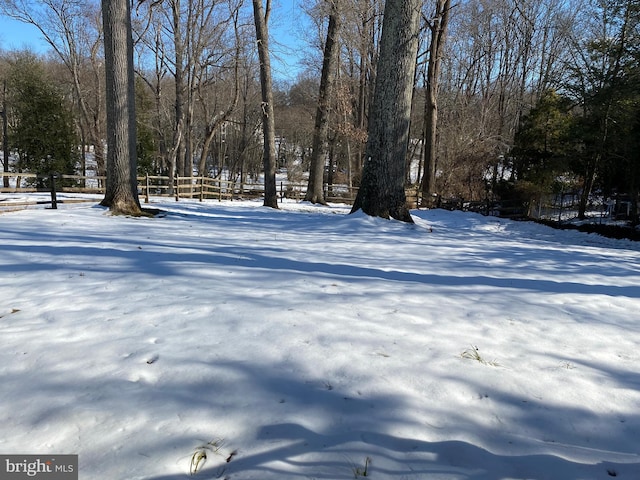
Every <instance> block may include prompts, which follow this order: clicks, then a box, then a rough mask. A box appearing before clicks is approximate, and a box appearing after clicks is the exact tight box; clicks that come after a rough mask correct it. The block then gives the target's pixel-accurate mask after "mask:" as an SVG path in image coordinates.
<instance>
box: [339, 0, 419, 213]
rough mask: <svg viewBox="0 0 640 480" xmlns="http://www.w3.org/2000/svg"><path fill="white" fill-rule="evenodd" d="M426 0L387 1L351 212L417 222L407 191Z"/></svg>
mask: <svg viewBox="0 0 640 480" xmlns="http://www.w3.org/2000/svg"><path fill="white" fill-rule="evenodd" d="M421 5H422V2H421V0H388V1H387V3H386V5H385V10H384V20H383V26H382V38H381V41H380V57H379V61H378V70H377V75H376V85H375V91H374V92H375V93H374V97H373V104H372V106H371V112H370V118H369V128H368V134H369V138H368V140H367V148H366V153H365V165H364V170H363V173H362V183H361V185H360V189H359V191H358V195H357V197H356V200H355V203H354V205H353V208H352V210H351V212H352V213H353V212H356V211H357V210H360V209H361V210H362V211H363V212H364V213H366V214H367V215H371V216H375V217H382V218H395V219H397V220H401V221H404V222H409V223H413V219H412V218H411V214H410V213H409V209H408V208H407V205H406V194H405V190H404V186H405V178H406V155H407V149H408V145H409V126H410V122H411V100H412V96H413V84H414V77H415V69H416V55H417V51H418V33H419V27H420V24H419V20H420V8H421Z"/></svg>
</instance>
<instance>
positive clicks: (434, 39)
mask: <svg viewBox="0 0 640 480" xmlns="http://www.w3.org/2000/svg"><path fill="white" fill-rule="evenodd" d="M450 10H451V0H436V5H435V12H434V15H433V17H432V18H431V19H427V24H428V26H429V29H430V32H431V43H430V46H429V60H428V66H427V72H426V79H425V84H426V85H425V89H426V92H425V102H424V149H423V152H424V154H423V156H424V176H423V177H422V197H423V199H424V198H430V197H431V196H433V195H434V194H435V193H436V160H437V148H436V147H437V145H436V139H437V127H438V89H439V81H440V68H441V65H442V56H443V54H444V46H445V45H444V43H445V39H446V35H447V27H448V25H449V15H450Z"/></svg>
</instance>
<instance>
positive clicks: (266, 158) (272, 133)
mask: <svg viewBox="0 0 640 480" xmlns="http://www.w3.org/2000/svg"><path fill="white" fill-rule="evenodd" d="M270 13H271V0H267V5H266V8H263V7H262V0H253V17H254V20H255V25H256V38H257V41H258V57H259V58H260V87H261V91H262V132H263V136H264V138H263V142H264V144H263V145H264V147H263V152H262V162H263V165H264V206H265V207H272V208H278V195H277V190H276V122H275V118H274V116H273V81H272V79H271V59H270V57H269V30H268V27H267V24H268V21H269V14H270Z"/></svg>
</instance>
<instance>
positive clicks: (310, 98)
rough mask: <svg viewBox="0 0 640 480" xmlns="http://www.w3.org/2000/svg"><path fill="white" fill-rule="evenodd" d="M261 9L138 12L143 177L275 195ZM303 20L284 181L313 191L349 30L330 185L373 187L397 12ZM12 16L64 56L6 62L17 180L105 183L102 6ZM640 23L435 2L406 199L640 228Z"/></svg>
mask: <svg viewBox="0 0 640 480" xmlns="http://www.w3.org/2000/svg"><path fill="white" fill-rule="evenodd" d="M248 3H249V2H243V1H242V0H225V1H209V0H207V1H205V0H164V1H148V0H147V1H141V2H135V3H134V8H133V22H134V41H135V52H136V58H135V62H136V71H137V76H136V97H137V99H136V110H137V130H138V141H137V145H138V173H139V174H141V175H143V174H145V173H147V174H156V175H169V176H176V175H178V176H190V175H198V176H200V175H206V176H211V177H215V178H223V179H225V180H232V181H240V182H245V181H246V180H247V179H253V180H255V181H258V180H259V177H260V173H261V169H262V161H261V160H262V158H261V155H262V136H261V135H262V134H261V130H260V125H261V115H262V108H263V105H262V104H261V98H260V82H259V77H258V74H259V65H258V59H257V53H256V40H255V31H254V25H253V20H252V18H251V5H250V4H248ZM299 7H300V8H301V9H302V10H303V11H304V12H305V14H306V16H307V17H306V20H305V22H304V23H303V24H301V26H300V30H299V31H298V32H297V37H298V39H299V42H297V43H296V45H280V46H278V48H279V49H280V51H281V52H283V51H284V52H286V51H287V49H295V50H296V53H297V56H298V57H299V58H301V60H300V65H298V66H297V67H296V69H297V70H299V74H298V76H297V78H296V79H295V80H294V81H289V80H284V79H280V80H278V78H277V77H276V85H275V90H276V91H275V100H276V104H275V111H274V115H275V120H276V135H277V161H278V167H279V168H280V170H281V172H283V173H284V172H286V174H287V176H288V178H289V180H291V181H295V182H300V181H304V179H305V178H307V172H308V170H309V161H310V157H311V152H312V139H313V132H314V128H315V127H314V116H315V112H316V109H317V107H318V99H319V85H320V75H321V69H322V64H323V53H324V49H325V44H326V43H327V42H326V39H327V38H328V37H327V27H328V24H329V18H330V15H331V14H333V15H337V16H338V17H339V21H340V26H341V29H340V34H339V36H338V41H339V49H338V52H339V54H338V56H339V61H338V67H337V69H336V72H335V76H334V77H335V78H334V88H333V90H332V95H331V98H330V104H329V130H328V137H327V141H328V149H327V158H326V167H325V179H324V181H325V182H326V183H328V184H345V185H348V186H357V185H358V184H359V180H360V174H361V169H362V160H363V159H362V157H363V150H364V146H365V142H366V135H367V133H366V132H367V123H368V112H369V105H370V101H371V98H372V95H373V91H372V89H373V85H374V82H375V75H376V66H377V56H378V44H379V39H380V35H381V27H382V12H383V9H384V4H383V2H381V1H378V0H366V1H361V0H340V1H339V2H338V1H337V0H336V1H333V2H329V1H323V0H321V1H318V2H312V1H310V2H304V3H300V5H299ZM0 10H1V11H2V13H3V14H4V15H9V16H12V17H13V18H18V19H20V20H22V21H24V22H26V23H30V24H33V25H35V26H37V27H38V28H39V29H40V31H41V33H42V35H43V37H44V38H45V40H46V41H47V42H48V44H49V45H50V47H51V49H50V52H49V53H48V54H38V53H34V52H31V51H24V50H23V51H3V52H0V78H1V79H2V85H3V108H2V114H3V118H4V128H3V138H4V145H3V152H4V155H3V158H9V157H12V158H13V159H14V161H13V162H8V161H6V162H4V170H5V171H10V170H17V171H23V172H33V173H41V174H48V173H50V172H53V171H55V172H59V173H67V174H72V173H79V174H87V173H88V172H90V171H95V173H96V174H97V175H102V174H104V169H105V151H104V150H105V147H104V138H105V123H106V122H105V91H104V90H105V87H104V77H105V75H104V74H105V72H104V58H103V41H102V23H101V17H100V5H99V2H95V1H92V0H87V1H77V0H45V1H38V2H36V1H30V0H8V1H7V0H5V1H2V2H0ZM639 17H640V1H637V0H568V1H562V2H558V1H556V0H542V1H533V0H460V1H457V2H456V1H454V2H451V1H442V0H426V1H425V2H424V6H423V19H422V29H421V45H420V49H419V54H418V57H417V59H416V61H417V65H418V69H417V74H416V78H415V94H414V100H413V101H414V107H413V114H412V135H411V137H412V141H411V144H410V149H409V152H407V165H408V166H409V167H410V168H407V179H406V183H407V185H408V186H409V185H411V186H418V187H420V188H421V189H422V190H423V194H424V195H423V198H424V199H425V203H429V201H430V200H431V199H436V198H451V197H456V198H460V199H465V200H467V201H478V200H485V199H489V198H490V199H498V200H510V201H518V202H522V203H523V204H525V203H529V202H531V201H532V200H533V199H534V198H541V197H544V196H554V195H563V194H566V193H567V192H571V193H572V194H573V195H575V196H576V197H578V198H579V199H580V202H579V212H578V213H579V216H581V217H583V216H584V215H585V213H586V212H587V210H588V208H589V204H590V202H592V201H593V199H594V198H607V197H610V198H612V197H616V196H617V197H622V196H624V198H626V199H628V200H629V202H630V205H631V210H630V217H631V220H632V222H635V223H637V220H638V208H637V199H638V191H639V187H640V158H639V151H640V145H639V142H640V140H639V139H640V135H639V133H640V121H639V120H640V104H639V99H640V78H639V72H640V68H639V58H640V29H639V27H638V25H639V23H638V18H639ZM287 21H288V19H287V18H272V19H271V22H276V23H280V24H282V23H284V24H286V23H287ZM292 28H293V29H294V31H295V27H292ZM434 46H438V48H437V49H436V48H434ZM436 67H437V68H436ZM434 68H435V70H434ZM433 99H435V100H436V104H435V107H436V112H437V116H436V119H437V123H436V126H435V135H434V136H433V137H432V140H429V130H430V129H429V128H428V127H429V125H430V124H429V122H432V120H430V119H433V117H432V116H431V115H432V114H433V109H434V102H433ZM81 146H84V147H81ZM428 172H433V176H432V177H430V176H429V174H428ZM5 181H8V179H6V178H5ZM6 186H7V185H5V187H6Z"/></svg>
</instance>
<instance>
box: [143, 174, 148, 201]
mask: <svg viewBox="0 0 640 480" xmlns="http://www.w3.org/2000/svg"><path fill="white" fill-rule="evenodd" d="M144 203H149V174H148V173H147V174H146V175H145V191H144Z"/></svg>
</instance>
